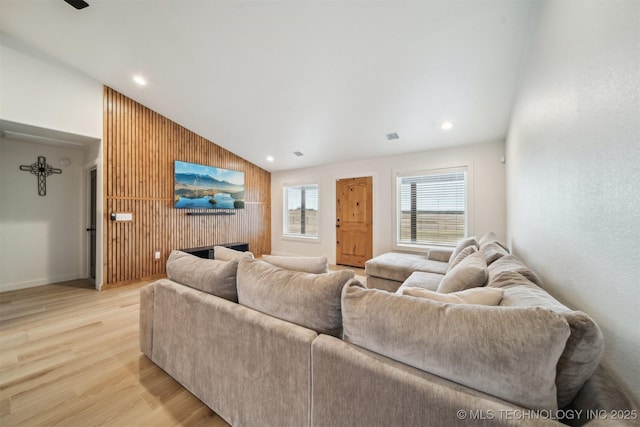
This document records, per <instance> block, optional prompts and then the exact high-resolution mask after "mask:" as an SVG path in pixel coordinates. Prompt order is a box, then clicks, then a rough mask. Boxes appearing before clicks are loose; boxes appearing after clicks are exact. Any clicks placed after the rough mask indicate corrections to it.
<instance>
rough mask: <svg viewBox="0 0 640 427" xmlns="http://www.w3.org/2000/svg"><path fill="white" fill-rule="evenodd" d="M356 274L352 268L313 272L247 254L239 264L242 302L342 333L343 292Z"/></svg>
mask: <svg viewBox="0 0 640 427" xmlns="http://www.w3.org/2000/svg"><path fill="white" fill-rule="evenodd" d="M354 276H355V273H354V272H353V271H352V270H339V271H333V272H330V273H324V274H312V273H304V272H300V271H292V270H285V269H283V268H280V267H276V266H274V265H271V264H269V263H267V262H264V261H261V260H253V259H248V258H244V259H242V260H240V264H239V266H238V302H239V303H240V304H242V305H244V306H246V307H249V308H252V309H254V310H257V311H261V312H263V313H265V314H268V315H271V316H273V317H277V318H279V319H282V320H286V321H289V322H291V323H295V324H297V325H300V326H304V327H306V328H309V329H312V330H314V331H316V332H318V333H325V334H329V335H334V336H340V334H341V333H342V313H341V306H340V293H341V291H342V287H343V286H344V285H345V283H347V282H348V281H349V280H350V279H353V277H354ZM354 280H355V279H354Z"/></svg>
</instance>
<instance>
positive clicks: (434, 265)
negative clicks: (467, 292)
mask: <svg viewBox="0 0 640 427" xmlns="http://www.w3.org/2000/svg"><path fill="white" fill-rule="evenodd" d="M448 267H449V263H447V262H441V261H433V260H429V259H427V257H426V256H424V255H419V254H408V253H402V252H387V253H384V254H382V255H378V256H377V257H375V258H373V259H370V260H368V261H367V262H365V264H364V269H365V272H366V273H367V275H368V276H376V277H382V278H385V279H389V280H395V281H397V282H400V283H402V282H404V281H405V280H407V278H408V277H409V276H411V273H413V272H414V271H426V272H429V273H437V274H445V273H446V272H447V268H448Z"/></svg>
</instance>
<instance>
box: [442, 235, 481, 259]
mask: <svg viewBox="0 0 640 427" xmlns="http://www.w3.org/2000/svg"><path fill="white" fill-rule="evenodd" d="M468 246H478V241H477V240H476V238H475V237H467V238H465V239H462V240H461V241H460V242H458V244H457V245H456V248H455V249H454V250H453V252H451V256H450V257H449V262H453V260H454V259H456V257H457V256H458V254H459V253H460V252H462V250H463V249H464V248H466V247H468Z"/></svg>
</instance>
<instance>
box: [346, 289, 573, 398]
mask: <svg viewBox="0 0 640 427" xmlns="http://www.w3.org/2000/svg"><path fill="white" fill-rule="evenodd" d="M342 314H343V325H344V339H345V340H346V341H349V342H351V343H353V344H355V345H358V346H360V347H363V348H366V349H368V350H371V351H374V352H376V353H379V354H382V355H384V356H387V357H390V358H392V359H395V360H397V361H400V362H403V363H406V364H407V365H410V366H413V367H416V368H418V369H422V370H423V371H427V372H430V373H433V374H435V375H438V376H441V377H443V378H447V379H449V380H451V381H454V382H457V383H459V384H462V385H465V386H468V387H471V388H474V389H476V390H480V391H483V392H485V393H488V394H491V395H493V396H497V397H499V398H502V399H504V400H507V401H510V402H513V403H515V404H517V405H521V406H523V407H525V408H532V409H549V410H554V409H557V403H556V386H555V376H556V375H555V373H556V365H557V363H558V358H559V357H560V355H561V354H562V350H563V349H564V346H565V343H566V341H567V337H568V336H569V325H568V324H567V322H566V320H564V319H563V318H562V317H561V316H560V315H558V314H557V313H554V312H552V311H549V310H543V309H539V308H515V307H513V308H507V307H487V306H480V305H467V304H443V303H439V302H434V301H431V300H428V299H423V298H411V297H406V296H403V295H397V294H392V293H389V292H384V291H380V290H377V289H364V288H362V287H361V285H359V284H357V283H354V282H351V283H350V284H349V285H348V286H346V287H345V288H344V290H343V292H342ZM416 325H419V327H416Z"/></svg>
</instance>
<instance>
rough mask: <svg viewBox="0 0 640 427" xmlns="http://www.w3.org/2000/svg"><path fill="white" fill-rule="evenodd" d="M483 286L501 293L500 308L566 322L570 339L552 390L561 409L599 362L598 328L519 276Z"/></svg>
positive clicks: (504, 274) (498, 277)
mask: <svg viewBox="0 0 640 427" xmlns="http://www.w3.org/2000/svg"><path fill="white" fill-rule="evenodd" d="M487 286H489V287H495V288H500V289H504V296H503V298H502V302H501V303H500V304H501V305H502V306H505V307H518V308H521V307H541V308H544V309H546V310H551V311H554V312H556V313H558V314H560V315H561V316H562V317H563V318H564V319H565V320H566V321H567V323H568V324H569V327H570V328H571V335H570V336H569V339H568V340H567V345H566V347H565V349H564V351H563V352H562V356H561V357H560V360H559V361H558V366H557V375H556V387H557V389H558V405H559V406H560V407H564V406H566V405H567V404H569V403H571V401H572V400H573V398H574V397H575V396H576V394H577V393H578V391H580V388H581V387H582V385H583V384H584V383H585V382H586V381H587V380H588V379H589V378H590V377H591V376H592V375H593V373H594V372H595V370H596V368H597V367H598V364H599V363H600V359H601V358H602V353H603V351H604V338H603V336H602V332H601V331H600V328H599V327H598V325H597V324H596V323H595V322H594V321H593V319H592V318H591V317H590V316H589V315H587V314H585V313H583V312H581V311H574V310H571V309H569V308H568V307H566V306H564V305H563V304H561V303H560V302H558V301H557V300H556V299H555V298H553V297H552V296H551V295H549V293H547V292H546V291H545V290H543V289H542V288H540V287H539V286H536V285H535V284H534V283H533V282H531V281H530V280H528V279H527V278H526V277H524V276H523V275H522V274H520V273H517V272H513V271H503V272H500V273H499V274H496V275H494V276H493V277H492V279H491V281H490V282H489V284H488V285H487Z"/></svg>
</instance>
